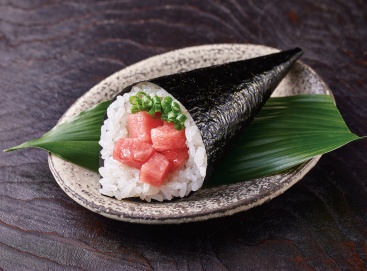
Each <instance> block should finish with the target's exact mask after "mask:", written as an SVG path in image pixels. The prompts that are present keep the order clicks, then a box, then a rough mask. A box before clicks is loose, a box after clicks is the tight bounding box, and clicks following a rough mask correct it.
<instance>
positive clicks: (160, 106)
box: [129, 91, 187, 130]
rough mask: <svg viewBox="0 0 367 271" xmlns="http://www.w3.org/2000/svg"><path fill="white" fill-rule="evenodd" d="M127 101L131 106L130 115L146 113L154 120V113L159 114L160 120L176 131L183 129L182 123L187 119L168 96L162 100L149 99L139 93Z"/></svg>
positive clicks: (147, 96)
mask: <svg viewBox="0 0 367 271" xmlns="http://www.w3.org/2000/svg"><path fill="white" fill-rule="evenodd" d="M129 101H130V103H131V104H132V107H131V113H137V112H140V111H146V112H147V113H148V114H150V115H151V116H152V117H154V118H156V115H155V114H156V113H161V116H160V118H161V119H162V120H163V121H168V122H170V123H173V124H174V127H175V129H176V130H181V129H183V128H184V127H185V125H184V123H185V120H186V119H187V118H186V116H185V115H184V114H182V113H181V108H180V105H179V104H178V103H177V102H174V101H173V99H172V98H171V97H170V96H166V97H164V98H163V99H162V98H160V97H159V96H157V95H155V96H153V97H151V96H150V95H148V94H146V93H145V92H142V91H139V92H138V93H136V95H134V96H131V97H130V98H129Z"/></svg>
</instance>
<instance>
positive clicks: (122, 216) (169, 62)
mask: <svg viewBox="0 0 367 271" xmlns="http://www.w3.org/2000/svg"><path fill="white" fill-rule="evenodd" d="M277 51H278V50H276V49H273V48H269V47H265V46H261V45H251V44H217V45H204V46H197V47H190V48H185V49H181V50H176V51H172V52H169V53H165V54H162V55H158V56H155V57H152V58H149V59H146V60H143V61H141V62H139V63H137V64H134V65H132V66H129V67H127V68H125V69H123V70H121V71H119V72H117V73H115V74H113V75H112V76H110V77H108V78H107V79H105V80H104V81H102V82H101V83H99V84H98V85H96V86H95V87H93V88H92V89H91V90H90V91H88V92H87V93H86V94H85V95H83V96H82V97H81V98H79V99H78V100H77V101H76V102H75V103H74V104H73V105H72V106H71V107H70V108H69V110H68V111H66V113H65V114H64V116H63V117H62V118H61V120H60V122H62V121H64V120H65V119H68V118H70V117H71V116H73V115H75V114H77V113H79V112H80V111H82V110H85V109H87V108H90V107H91V106H93V105H95V104H97V103H99V102H101V101H104V100H107V99H111V98H113V97H114V96H115V95H116V94H118V93H119V92H120V91H121V90H122V89H123V88H124V87H125V86H127V85H130V84H132V83H134V82H138V81H142V80H147V79H150V78H155V77H158V76H162V75H167V74H172V73H177V72H183V71H187V70H192V69H196V68H201V67H205V66H211V65H215V64H222V63H225V62H231V61H236V60H240V59H247V58H252V57H256V56H260V55H266V54H270V53H274V52H277ZM294 94H330V91H329V89H328V87H327V86H326V85H325V83H324V82H323V81H322V80H321V78H320V77H319V76H318V75H317V74H316V73H315V72H314V71H313V70H312V69H311V68H309V67H308V66H306V65H305V64H302V63H301V62H299V61H298V62H297V63H296V64H295V66H294V67H293V69H292V70H291V71H290V72H289V73H288V75H287V76H286V78H285V79H284V80H283V81H282V82H281V84H280V85H279V86H278V88H277V89H276V90H275V92H274V94H273V96H286V95H294ZM319 158H320V156H318V157H315V158H313V159H312V160H310V161H309V162H307V163H304V164H302V165H300V166H298V167H296V168H293V169H292V170H290V171H287V172H285V173H282V174H277V175H273V176H270V177H266V178H260V179H255V180H251V181H247V182H243V183H237V184H231V185H225V186H218V187H211V188H205V187H204V188H202V189H200V190H199V191H197V192H195V193H191V194H190V195H189V196H188V197H186V198H182V199H176V200H172V201H166V202H151V203H148V202H143V201H138V200H121V201H119V200H116V199H114V198H110V197H107V196H103V195H101V194H100V193H99V192H98V190H99V188H100V186H99V183H98V181H99V175H98V174H97V173H94V172H91V171H89V170H87V169H84V168H81V167H79V166H77V165H74V164H72V163H69V162H67V161H64V160H62V159H60V158H58V157H56V156H54V155H50V156H49V166H50V169H51V171H52V174H53V175H54V177H55V179H56V181H57V182H58V184H59V185H60V187H61V188H62V189H63V190H64V191H65V192H66V193H67V194H68V195H69V196H70V197H71V198H72V199H73V200H75V201H76V202H78V203H79V204H81V205H82V206H84V207H86V208H88V209H89V210H91V211H93V212H96V213H98V214H101V215H103V216H106V217H109V218H112V219H117V220H122V221H128V222H136V223H150V224H173V223H183V222H193V221H202V220H207V219H210V218H215V217H222V216H228V215H232V214H234V213H237V212H240V211H244V210H248V209H250V208H252V207H254V206H257V205H260V204H262V203H264V202H266V201H269V200H270V199H272V198H274V197H276V196H278V195H280V194H281V193H283V192H284V191H286V190H287V189H288V188H290V187H291V186H292V185H293V184H295V183H296V182H297V181H299V180H300V179H301V178H302V177H303V176H304V175H305V174H306V173H307V172H308V171H309V170H310V169H311V168H312V167H313V166H314V165H315V164H316V163H317V161H318V160H319Z"/></svg>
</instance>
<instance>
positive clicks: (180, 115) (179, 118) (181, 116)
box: [176, 113, 187, 123]
mask: <svg viewBox="0 0 367 271" xmlns="http://www.w3.org/2000/svg"><path fill="white" fill-rule="evenodd" d="M186 119H187V117H186V116H185V115H184V114H182V113H181V114H179V115H178V116H177V117H176V120H178V121H179V122H181V123H184V122H185V120H186Z"/></svg>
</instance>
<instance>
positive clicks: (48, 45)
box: [0, 0, 367, 270]
mask: <svg viewBox="0 0 367 271" xmlns="http://www.w3.org/2000/svg"><path fill="white" fill-rule="evenodd" d="M366 27H367V5H366V1H364V0H349V1H342V0H319V1H313V0H305V1H301V0H300V1H280V0H277V1H266V0H260V1H254V0H248V1H240V0H227V1H224V0H223V1H219V0H218V1H214V0H213V1H193V0H190V1H178V0H177V1H158V0H153V1H116V0H107V1H87V0H85V1H80V0H79V1H76V0H73V1H72V0H65V1H62V0H49V1H48V0H33V1H27V0H9V1H7V0H1V1H0V59H1V61H0V84H1V85H0V86H1V87H0V149H5V148H8V147H11V146H13V145H16V144H19V143H21V142H24V141H27V140H29V139H32V138H35V137H38V136H41V135H42V134H43V133H45V132H46V131H47V130H49V129H50V128H52V127H53V126H54V125H55V124H56V122H57V120H58V119H59V118H60V116H61V115H62V114H63V113H64V111H65V110H66V109H67V108H68V107H69V106H70V105H71V104H72V103H73V102H74V101H75V100H76V99H77V98H78V97H79V96H81V95H82V94H83V93H85V92H86V91H88V90H89V89H90V88H91V87H92V86H94V85H95V84H97V83H98V82H99V81H100V80H102V79H103V78H105V77H107V76H109V75H110V74H112V73H113V72H115V71H118V70H120V69H122V68H124V67H126V66H128V65H130V64H133V63H135V62H137V61H139V60H143V59H145V58H147V57H150V56H154V55H156V54H159V53H163V52H167V51H170V50H173V49H178V48H183V47H187V46H194V45H201V44H214V43H255V44H264V45H267V46H272V47H276V48H279V49H288V48H292V47H295V46H299V47H301V48H303V50H304V51H305V54H304V56H303V58H302V59H303V61H304V62H305V63H306V64H308V65H310V66H311V67H312V68H313V69H314V70H315V71H316V72H318V73H319V74H320V75H321V77H322V78H323V79H324V80H325V81H326V83H327V84H328V85H329V86H330V88H331V89H332V91H333V93H334V95H335V99H336V102H337V105H338V108H339V109H340V111H341V114H342V115H343V117H344V119H345V120H346V122H347V124H348V125H349V127H350V129H351V130H352V131H353V132H355V133H357V134H358V135H367V47H366V41H367V30H366ZM366 199H367V140H361V141H358V142H354V143H352V144H349V145H347V146H345V147H343V148H341V149H339V150H336V151H334V152H332V153H330V154H327V155H324V156H323V157H322V159H321V161H320V162H319V163H318V164H317V166H316V167H315V168H314V169H313V170H312V171H311V172H310V173H309V174H308V175H307V176H306V177H305V178H304V179H303V180H302V181H300V182H299V183H297V184H296V185H295V186H293V187H292V188H291V189H289V190H288V191H287V192H286V193H284V194H283V195H281V196H279V197H277V198H275V199H274V200H272V201H270V202H268V203H266V204H264V205H262V206H260V207H256V208H254V209H252V210H250V211H247V212H242V213H239V214H236V215H233V216H231V217H227V218H221V219H214V220H209V221H206V222H200V223H192V224H184V225H173V226H147V225H135V224H129V223H123V222H118V221H114V220H110V219H107V218H104V217H102V216H99V215H97V214H95V213H92V212H90V211H88V210H86V209H84V208H83V207H81V206H79V205H78V204H77V203H75V202H73V201H72V200H71V199H69V198H68V197H67V196H66V194H64V192H63V191H62V190H61V189H60V188H59V187H58V185H57V184H56V182H55V181H54V179H53V176H52V175H51V172H50V170H49V168H48V165H47V153H46V152H44V151H41V150H37V149H29V150H23V151H19V152H14V153H6V154H4V153H3V154H0V269H3V270H366V269H367V200H366Z"/></svg>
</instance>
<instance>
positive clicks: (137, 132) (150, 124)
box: [128, 111, 163, 142]
mask: <svg viewBox="0 0 367 271" xmlns="http://www.w3.org/2000/svg"><path fill="white" fill-rule="evenodd" d="M161 125H163V121H162V120H161V119H159V118H157V119H155V118H153V117H152V116H151V115H149V114H148V113H147V112H145V111H140V112H138V113H135V114H130V115H129V120H128V130H129V137H134V138H140V139H141V140H143V141H146V142H152V141H151V139H150V131H151V130H152V129H153V128H156V127H158V126H161Z"/></svg>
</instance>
